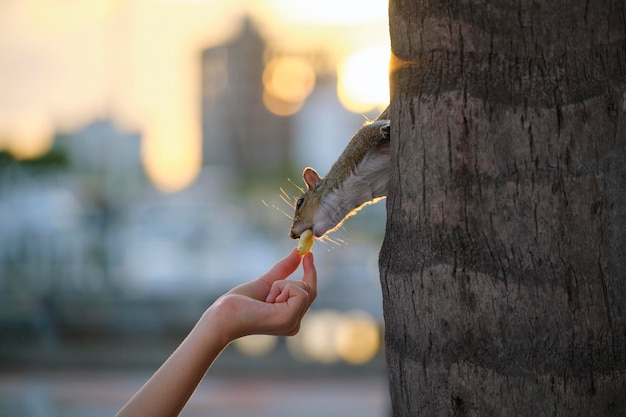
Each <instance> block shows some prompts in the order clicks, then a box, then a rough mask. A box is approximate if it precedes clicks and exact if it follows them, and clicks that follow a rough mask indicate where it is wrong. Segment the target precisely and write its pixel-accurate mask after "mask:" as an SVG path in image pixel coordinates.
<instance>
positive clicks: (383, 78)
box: [337, 48, 390, 113]
mask: <svg viewBox="0 0 626 417" xmlns="http://www.w3.org/2000/svg"><path fill="white" fill-rule="evenodd" d="M389 57H390V50H389V48H369V49H363V50H360V51H357V52H354V53H352V54H351V55H349V56H348V57H347V58H345V59H344V60H343V62H341V63H340V65H339V67H338V70H337V71H338V83H337V93H338V95H339V99H340V100H341V103H342V104H343V105H344V106H345V107H346V108H347V109H349V110H351V111H353V112H355V113H364V112H367V111H370V110H372V109H375V108H379V109H383V108H384V107H385V106H386V105H387V104H388V103H389Z"/></svg>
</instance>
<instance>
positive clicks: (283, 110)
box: [263, 90, 304, 116]
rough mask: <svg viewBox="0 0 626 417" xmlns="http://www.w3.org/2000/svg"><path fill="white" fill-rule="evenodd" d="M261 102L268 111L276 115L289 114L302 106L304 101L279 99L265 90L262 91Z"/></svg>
mask: <svg viewBox="0 0 626 417" xmlns="http://www.w3.org/2000/svg"><path fill="white" fill-rule="evenodd" d="M263 104H264V105H265V107H266V108H267V109H268V110H269V111H271V112H272V113H274V114H275V115H277V116H291V115H292V114H295V113H297V112H298V111H299V110H300V109H301V108H302V105H303V104H304V102H303V101H296V102H294V101H285V100H281V99H280V98H278V97H276V96H274V95H272V94H270V93H268V92H267V90H265V91H263Z"/></svg>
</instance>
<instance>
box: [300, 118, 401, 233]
mask: <svg viewBox="0 0 626 417" xmlns="http://www.w3.org/2000/svg"><path fill="white" fill-rule="evenodd" d="M388 112H389V107H387V108H386V109H385V110H384V111H383V112H382V113H381V114H380V116H378V117H377V118H376V119H375V120H374V121H372V122H368V123H366V124H365V125H363V126H362V127H361V128H360V129H359V130H358V131H357V132H356V133H355V135H354V136H353V137H352V139H351V140H350V142H349V143H348V145H347V146H346V148H345V149H344V151H343V152H342V153H341V155H340V156H339V158H338V159H337V161H336V162H335V163H334V164H333V166H332V167H331V169H330V171H329V172H328V175H327V176H326V177H323V178H322V177H320V176H319V175H318V174H317V172H316V171H315V170H314V169H313V168H310V167H307V168H305V169H304V171H303V172H302V178H303V179H304V182H305V184H306V186H307V190H306V192H305V193H304V194H303V195H301V196H300V197H299V198H298V199H297V200H296V205H295V214H294V216H293V224H292V226H291V229H290V233H289V234H290V236H291V238H293V239H298V238H299V237H300V234H302V232H304V231H305V230H308V229H311V231H312V232H313V235H315V236H316V237H318V238H319V237H322V236H323V235H324V234H326V233H327V232H329V231H333V230H335V229H337V228H338V227H340V226H341V223H343V221H344V220H345V219H346V218H348V217H350V216H351V215H353V214H354V213H356V212H357V211H358V210H359V209H360V208H361V207H362V206H364V205H366V204H369V203H374V202H376V201H378V200H380V199H382V198H384V197H386V196H387V187H388V185H389V150H390V146H389V136H390V126H391V122H390V120H389V116H388Z"/></svg>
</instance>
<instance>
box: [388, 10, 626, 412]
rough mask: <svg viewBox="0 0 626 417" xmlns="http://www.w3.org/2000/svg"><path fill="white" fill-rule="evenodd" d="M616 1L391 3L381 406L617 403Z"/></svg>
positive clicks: (621, 97)
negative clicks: (387, 399)
mask: <svg viewBox="0 0 626 417" xmlns="http://www.w3.org/2000/svg"><path fill="white" fill-rule="evenodd" d="M624 3H625V2H624V1H623V0H605V1H600V0H598V1H595V0H571V1H564V0H535V1H530V0H501V1H495V2H494V1H488V0H475V1H471V0H440V1H436V0H391V2H390V9H389V11H390V32H391V44H392V52H393V57H392V72H391V85H392V87H391V89H392V91H391V95H392V102H391V113H390V115H391V121H392V141H391V147H392V150H391V152H392V153H391V160H392V164H391V173H390V190H389V194H388V198H387V213H388V218H387V231H386V236H385V241H384V243H383V248H382V250H381V254H380V260H379V263H380V271H381V284H382V289H383V304H384V316H385V323H386V334H385V341H386V352H387V353H386V355H387V363H388V369H389V378H390V391H391V399H392V408H393V415H394V416H424V417H433V416H498V417H500V416H532V417H537V416H548V415H549V416H567V417H570V416H585V417H587V416H598V417H606V416H626V169H625V166H626V10H625V5H624Z"/></svg>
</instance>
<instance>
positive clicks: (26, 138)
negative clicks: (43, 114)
mask: <svg viewBox="0 0 626 417" xmlns="http://www.w3.org/2000/svg"><path fill="white" fill-rule="evenodd" d="M11 133H12V134H11V136H10V139H9V140H8V143H6V144H5V147H6V148H7V150H8V151H9V152H10V153H11V154H12V155H13V156H14V157H15V158H17V159H36V158H39V157H41V156H43V155H45V154H46V153H47V152H48V151H49V150H50V148H51V147H52V143H53V142H54V129H53V127H52V125H50V124H49V123H48V122H47V120H46V119H45V118H29V117H23V118H21V119H20V120H18V121H17V123H16V125H15V126H14V127H13V131H12V132H11Z"/></svg>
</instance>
